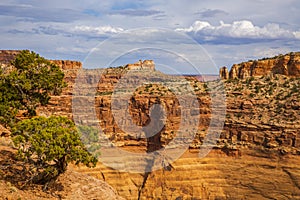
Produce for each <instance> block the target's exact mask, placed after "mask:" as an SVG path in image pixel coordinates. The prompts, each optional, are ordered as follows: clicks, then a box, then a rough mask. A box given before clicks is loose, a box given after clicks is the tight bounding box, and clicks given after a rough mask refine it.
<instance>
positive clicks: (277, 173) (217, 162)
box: [39, 55, 300, 199]
mask: <svg viewBox="0 0 300 200" xmlns="http://www.w3.org/2000/svg"><path fill="white" fill-rule="evenodd" d="M54 62H56V64H57V65H59V66H61V68H62V69H63V71H64V72H65V75H66V76H65V80H66V81H67V82H68V85H69V86H68V88H66V89H65V90H64V91H63V94H62V95H61V96H53V97H52V98H51V100H50V104H49V105H47V106H46V107H42V108H39V113H40V114H41V115H46V116H49V115H52V114H54V115H64V116H68V117H70V118H73V116H72V92H73V90H72V88H73V84H74V81H75V79H76V77H77V72H78V70H80V66H81V65H80V64H79V63H76V62H73V63H72V62H69V61H68V62H67V61H54ZM67 63H68V64H67ZM145 64H146V63H145ZM148 64H149V63H148ZM141 65H143V62H139V63H138V64H137V65H135V64H133V65H132V66H138V68H136V69H138V71H140V70H141V68H140V67H141ZM149 65H150V66H152V64H151V63H150V64H149ZM127 66H128V65H127ZM126 70H128V68H126V67H122V68H112V69H107V70H106V71H101V72H98V71H97V72H96V71H89V72H88V73H86V74H85V76H83V77H81V79H82V80H81V83H82V90H83V91H84V90H85V89H86V88H87V87H90V85H95V97H93V98H86V99H84V98H82V99H80V101H82V102H79V105H81V104H82V105H83V104H85V103H86V102H87V101H91V102H90V103H91V105H92V106H94V108H95V110H96V114H97V118H98V121H96V122H95V123H99V124H100V126H101V128H102V130H103V133H105V134H106V136H107V137H108V138H109V139H110V140H111V141H112V143H114V145H116V146H117V147H119V148H122V149H124V150H127V151H131V152H135V153H140V152H146V151H147V148H148V146H149V142H147V141H146V140H145V139H137V138H136V137H133V136H132V135H131V134H128V133H126V132H124V131H122V130H121V128H120V126H118V125H117V124H116V122H115V119H114V118H113V116H112V111H111V103H112V99H111V94H112V91H113V90H114V87H115V85H116V84H117V83H118V82H119V80H120V79H121V77H122V76H123V75H124V74H125V73H126V72H127V71H126ZM220 72H221V73H220V75H221V77H222V78H227V77H228V76H229V78H240V79H242V78H247V77H249V76H254V77H255V76H261V75H265V74H268V73H270V72H273V73H275V74H276V73H277V72H278V73H279V74H286V75H291V74H293V75H295V76H297V74H298V75H299V58H298V55H295V56H294V57H293V55H291V56H290V55H288V56H284V57H282V58H281V57H280V58H278V59H270V60H261V61H254V62H247V63H242V64H238V65H237V64H236V65H233V67H232V69H231V70H230V72H229V73H228V71H227V72H226V69H225V68H222V69H221V70H220ZM99 74H101V77H99V76H100V75H99ZM227 74H228V75H227ZM98 75H99V76H98ZM274 76H275V75H274ZM275 78H276V79H275ZM275 78H274V79H273V80H271V81H270V80H269V79H267V78H265V79H256V78H254V80H253V81H252V82H248V83H246V82H245V81H243V80H239V81H237V82H234V83H230V82H228V83H226V85H225V88H226V94H227V100H226V101H227V110H226V120H225V125H224V129H223V131H222V133H221V135H220V139H219V140H218V141H217V145H216V146H215V148H214V149H213V150H212V151H211V153H210V154H209V155H208V156H207V157H205V158H198V151H199V149H200V148H201V145H202V143H203V140H204V138H205V136H206V131H207V129H208V126H209V124H210V116H211V110H210V102H211V101H210V95H209V94H208V93H207V92H205V88H204V87H203V83H199V82H191V85H193V86H194V87H195V88H197V90H198V91H197V92H196V94H197V95H198V97H197V100H198V103H199V108H196V107H195V109H199V112H200V119H199V121H200V123H199V127H198V132H197V134H196V135H195V138H194V141H193V143H192V144H190V148H189V149H188V151H187V152H185V153H184V155H183V156H182V157H181V158H180V159H178V160H177V161H176V162H174V163H172V167H173V168H172V169H171V170H158V171H154V172H152V173H151V174H150V175H149V176H148V179H147V181H146V183H143V181H144V174H132V173H126V172H118V171H116V170H113V169H112V168H110V167H109V166H108V167H107V166H104V165H102V164H100V163H99V165H98V166H97V168H96V169H86V168H78V169H77V170H78V171H82V172H86V173H89V174H92V175H94V176H95V177H97V178H99V179H103V180H105V181H107V182H108V183H109V184H110V185H112V186H113V187H114V188H115V189H116V190H117V192H118V194H119V195H121V196H122V197H124V198H126V199H137V198H138V196H139V195H138V194H140V197H141V199H158V198H160V199H176V198H177V199H192V198H194V199H197V198H198V199H243V198H245V197H246V196H247V197H248V198H252V199H255V198H256V199H281V198H282V197H286V198H287V199H288V198H289V199H298V198H300V189H299V186H298V182H300V176H299V173H300V167H299V163H300V156H299V155H300V135H299V129H300V103H299V92H298V91H299V90H298V88H299V86H300V83H299V82H297V80H293V81H292V80H291V79H289V78H288V77H284V76H275ZM99 79H100V80H99ZM268 80H269V81H268ZM275 83H276V85H275ZM274 88H277V89H276V90H274ZM281 88H282V89H283V93H282V91H281V90H280V89H281ZM146 90H149V91H148V92H145V93H144V92H141V91H146ZM162 91H164V92H163V96H159V99H161V102H160V103H162V104H163V105H164V106H165V109H166V111H167V113H168V114H167V116H166V117H167V126H166V127H165V128H164V129H163V130H162V131H160V132H159V138H155V139H157V140H156V142H158V143H159V145H161V146H165V145H168V144H169V142H170V141H171V140H172V139H173V138H174V134H176V130H177V129H178V126H179V124H180V116H181V113H180V112H181V106H180V104H179V103H178V101H177V99H176V96H174V94H172V93H171V92H169V91H167V90H166V89H163V88H161V87H160V88H159V87H158V86H155V85H153V86H152V87H148V86H143V87H141V88H140V89H137V90H136V92H135V95H133V97H132V98H131V99H130V101H129V104H130V106H129V109H130V116H129V117H132V119H133V122H134V123H136V124H137V125H140V126H143V125H145V124H147V123H148V122H149V110H150V108H151V106H152V105H153V104H154V103H157V97H156V96H155V94H156V93H157V92H162ZM280 91H281V93H279V92H280ZM139 92H141V93H139ZM276 92H277V93H276ZM297 92H298V93H297ZM78 109H81V110H80V112H81V113H82V114H81V115H80V116H77V120H79V121H83V122H84V121H86V120H89V119H90V116H89V115H88V108H86V107H83V106H82V107H80V106H79V107H78ZM194 111H195V110H194V109H192V110H189V111H188V112H190V113H191V114H192V113H194ZM123 123H126V120H125V119H124V120H123ZM121 125H122V124H121ZM116 156H118V155H116ZM120 160H122V162H123V161H124V162H125V160H124V158H120ZM126 164H129V165H138V162H135V161H134V160H130V161H129V162H128V163H126ZM253 177H254V178H253ZM142 186H143V189H141V187H142ZM274 187H275V188H276V190H274Z"/></svg>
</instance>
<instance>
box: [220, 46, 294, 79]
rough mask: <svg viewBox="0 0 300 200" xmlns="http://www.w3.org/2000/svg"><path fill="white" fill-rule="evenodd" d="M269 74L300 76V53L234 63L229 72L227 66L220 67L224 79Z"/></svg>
mask: <svg viewBox="0 0 300 200" xmlns="http://www.w3.org/2000/svg"><path fill="white" fill-rule="evenodd" d="M268 74H283V75H286V76H292V77H300V53H299V52H297V53H289V54H286V55H279V56H275V57H273V58H265V59H260V60H255V61H248V62H242V63H240V64H234V65H233V66H232V67H231V69H230V71H229V72H228V70H227V68H226V67H222V68H221V69H220V77H221V78H223V79H229V78H230V79H234V78H239V79H245V78H248V77H250V76H264V75H268Z"/></svg>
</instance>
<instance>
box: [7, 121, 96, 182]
mask: <svg viewBox="0 0 300 200" xmlns="http://www.w3.org/2000/svg"><path fill="white" fill-rule="evenodd" d="M12 136H13V143H14V145H15V146H16V147H17V148H18V153H17V156H18V157H19V158H20V159H22V160H23V161H25V162H26V163H29V164H31V165H33V166H34V169H32V170H31V171H32V172H31V173H32V177H31V179H30V181H31V182H33V183H38V184H45V183H48V182H50V181H51V180H55V179H56V178H57V177H58V176H59V175H60V174H62V173H64V172H65V171H66V169H67V166H68V164H69V163H74V164H76V165H78V164H79V163H83V164H84V165H86V166H87V167H94V166H95V165H96V163H97V158H95V157H94V156H93V155H91V153H89V152H88V151H87V149H86V147H85V146H84V145H83V143H82V141H81V139H80V132H79V130H78V129H77V128H76V126H75V125H74V123H73V122H72V121H71V120H69V119H67V118H66V117H55V116H52V117H49V118H46V117H35V118H32V119H26V120H23V121H21V122H19V123H17V124H16V126H15V127H14V128H13V129H12Z"/></svg>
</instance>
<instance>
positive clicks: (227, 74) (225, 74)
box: [220, 67, 229, 79]
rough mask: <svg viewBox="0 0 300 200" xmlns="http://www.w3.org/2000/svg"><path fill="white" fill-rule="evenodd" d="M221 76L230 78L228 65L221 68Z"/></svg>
mask: <svg viewBox="0 0 300 200" xmlns="http://www.w3.org/2000/svg"><path fill="white" fill-rule="evenodd" d="M220 78H221V79H228V78H229V72H228V69H227V67H222V68H221V69H220Z"/></svg>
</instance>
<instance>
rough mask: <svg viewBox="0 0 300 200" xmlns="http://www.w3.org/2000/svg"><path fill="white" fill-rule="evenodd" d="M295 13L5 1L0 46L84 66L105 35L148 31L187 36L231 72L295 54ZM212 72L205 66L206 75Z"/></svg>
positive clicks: (257, 4) (187, 4) (294, 7)
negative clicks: (244, 65)
mask: <svg viewBox="0 0 300 200" xmlns="http://www.w3.org/2000/svg"><path fill="white" fill-rule="evenodd" d="M299 13H300V2H299V1H297V0H285V1H282V0H280V1H279V0H252V1H249V0H227V1H221V0H201V1H196V0H189V1H179V0H172V1H171V0H153V1H146V0H139V1H129V0H118V1H117V0H110V1H107V0H102V1H94V0H85V1H82V0H78V1H70V0H66V1H61V0H60V1H58V0H52V1H37V0H28V1H21V0H2V1H1V3H0V23H1V27H0V33H1V39H0V40H1V49H31V50H34V51H36V52H38V53H40V54H41V55H42V56H44V57H46V58H51V59H71V60H80V61H84V60H85V58H86V57H87V56H88V55H89V52H90V51H91V50H92V49H93V48H95V47H97V46H98V47H99V44H101V42H103V41H105V40H107V39H108V38H111V37H115V36H116V35H118V34H123V33H124V32H127V31H128V30H129V33H133V32H132V31H130V30H131V29H143V28H144V27H152V28H158V29H169V30H171V31H174V33H179V34H187V35H189V36H190V37H191V38H193V39H194V40H195V41H197V43H198V44H199V45H201V46H202V47H203V49H204V50H205V52H206V53H207V54H208V55H209V56H210V57H211V59H212V60H213V61H214V63H215V64H216V66H217V67H220V66H223V65H227V66H229V67H230V66H231V64H233V63H235V62H240V61H245V60H249V59H256V58H261V57H267V56H273V55H276V54H279V53H282V54H284V53H287V52H290V51H299V50H300V48H299V47H300V23H299V22H300V15H299ZM148 34H149V33H148ZM139 36H141V35H139ZM128 37H130V36H128ZM135 37H137V36H136V35H135V34H133V36H132V38H135ZM147 37H148V36H147ZM161 39H162V36H161V35H159V34H154V35H151V41H153V42H154V43H155V42H157V41H159V40H161ZM164 39H165V40H169V38H168V36H166V37H164ZM182 40H184V37H182ZM126 41H127V40H126ZM176 42H177V44H187V42H186V41H176ZM123 43H124V44H123V45H124V46H125V45H126V44H125V43H126V42H125V41H123ZM127 45H128V46H130V45H131V44H127ZM183 46H184V45H178V47H177V50H178V51H179V52H184V51H185V52H186V55H189V56H190V57H194V58H195V59H196V58H197V52H192V51H189V50H187V49H189V48H188V47H186V46H185V47H184V48H185V49H181V48H183ZM146 47H147V45H146ZM121 49H122V48H121ZM125 49H128V48H125ZM108 51H114V50H113V49H106V50H104V49H102V52H103V54H105V53H106V52H108ZM182 54H183V53H181V55H182ZM183 56H184V55H183ZM143 58H144V57H143ZM137 59H138V58H137ZM149 59H151V58H149ZM124 62H125V61H124ZM124 64H125V63H124ZM217 71H218V69H217V68H210V67H207V68H204V69H203V73H217Z"/></svg>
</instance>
